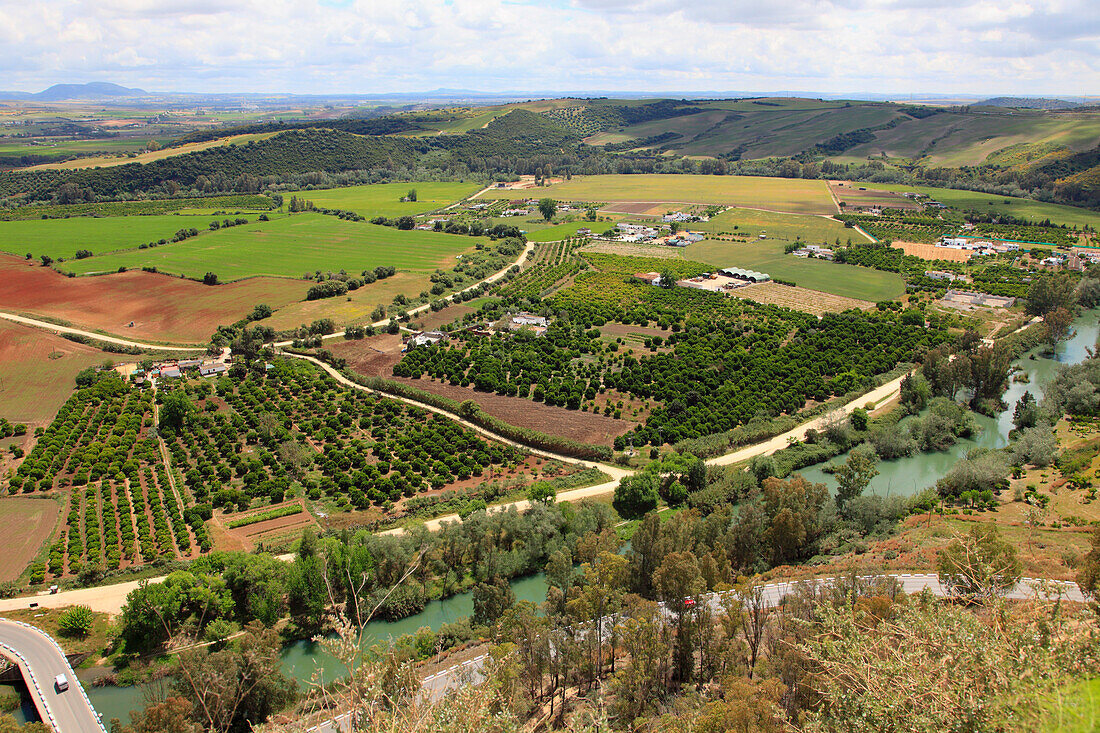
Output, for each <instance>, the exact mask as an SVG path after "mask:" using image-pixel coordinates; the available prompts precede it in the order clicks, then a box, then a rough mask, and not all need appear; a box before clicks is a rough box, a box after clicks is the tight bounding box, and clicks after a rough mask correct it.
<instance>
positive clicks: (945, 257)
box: [894, 242, 972, 262]
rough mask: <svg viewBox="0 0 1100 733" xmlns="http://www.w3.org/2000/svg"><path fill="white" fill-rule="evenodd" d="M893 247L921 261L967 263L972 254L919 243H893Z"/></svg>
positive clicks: (968, 251)
mask: <svg viewBox="0 0 1100 733" xmlns="http://www.w3.org/2000/svg"><path fill="white" fill-rule="evenodd" d="M894 246H895V247H897V248H898V249H901V250H905V254H907V255H913V256H914V257H920V258H921V259H922V260H942V261H944V262H967V261H968V260H969V259H970V255H971V254H972V253H971V252H970V250H968V249H951V248H950V247H937V246H936V245H934V244H921V243H920V242H894Z"/></svg>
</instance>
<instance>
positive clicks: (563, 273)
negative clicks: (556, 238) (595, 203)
mask: <svg viewBox="0 0 1100 733" xmlns="http://www.w3.org/2000/svg"><path fill="white" fill-rule="evenodd" d="M585 241H586V240H583V239H566V240H564V241H561V242H550V243H548V244H545V245H542V246H541V247H540V248H539V250H538V251H537V252H536V255H535V260H534V264H532V265H531V266H530V267H528V268H527V269H526V270H524V271H523V272H521V273H520V274H519V275H517V276H516V277H514V278H512V279H511V280H509V281H508V282H507V283H506V284H504V285H502V286H501V287H500V290H499V292H500V294H501V295H502V296H504V297H517V298H528V299H532V298H541V297H542V296H544V295H545V294H547V293H549V292H551V291H553V290H554V289H555V286H557V285H558V284H559V283H561V282H563V281H565V280H567V279H569V278H571V277H573V276H574V275H576V274H577V273H580V272H583V271H584V270H586V269H588V265H587V264H586V263H585V262H584V260H582V259H581V258H580V257H578V256H577V255H576V254H575V250H576V248H577V247H578V246H579V245H580V244H583V243H584V242H585Z"/></svg>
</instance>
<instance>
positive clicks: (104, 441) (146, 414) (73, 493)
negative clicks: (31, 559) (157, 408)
mask: <svg viewBox="0 0 1100 733" xmlns="http://www.w3.org/2000/svg"><path fill="white" fill-rule="evenodd" d="M152 400H153V396H152V394H151V393H148V392H142V391H139V390H137V389H134V388H131V387H129V386H128V385H126V384H125V383H124V382H123V381H122V380H121V379H120V378H118V376H117V375H114V374H108V375H105V376H104V377H103V378H102V379H101V380H100V381H99V382H97V383H96V384H94V385H92V386H90V387H85V388H83V389H80V390H78V391H77V392H76V393H75V394H74V395H73V396H72V397H71V398H70V399H69V400H68V402H66V403H65V405H64V406H63V407H62V408H61V410H60V411H59V412H58V415H57V417H56V418H55V420H54V422H53V423H52V424H51V425H50V426H49V427H48V428H46V430H45V431H44V432H43V435H42V436H41V437H40V438H39V440H38V443H37V444H36V445H35V448H34V450H32V451H31V453H30V455H28V456H27V458H26V460H25V461H24V462H23V464H22V465H21V466H20V467H19V469H17V471H16V473H15V476H13V477H12V478H11V480H10V488H11V489H13V490H22V491H24V492H32V491H36V490H37V491H45V490H58V489H68V490H69V500H68V513H67V515H66V519H65V526H64V527H63V529H62V531H61V534H60V535H59V537H58V538H57V540H55V541H54V543H52V544H51V546H50V551H49V559H48V561H47V571H48V573H49V574H50V575H51V576H54V577H57V576H60V575H64V574H76V573H79V572H80V571H81V570H82V569H84V568H85V567H88V568H102V569H105V570H111V569H116V568H120V567H123V566H125V565H126V564H140V563H142V562H150V561H152V560H155V559H156V558H157V557H169V558H172V557H179V556H189V555H190V554H191V551H192V541H191V536H190V535H189V534H188V532H187V526H186V523H184V522H183V519H182V512H183V510H182V507H181V506H180V505H179V503H178V502H177V500H176V498H175V496H174V495H173V494H172V492H171V490H170V488H169V486H168V482H167V472H166V469H165V466H164V464H163V462H162V461H161V455H160V451H159V448H158V444H157V439H156V438H155V437H153V435H152V434H151V432H150V430H151V428H152V407H153V402H152ZM196 536H197V537H199V536H202V537H206V535H205V528H203V532H201V533H200V532H196ZM204 549H209V541H207V543H206V545H205V546H204Z"/></svg>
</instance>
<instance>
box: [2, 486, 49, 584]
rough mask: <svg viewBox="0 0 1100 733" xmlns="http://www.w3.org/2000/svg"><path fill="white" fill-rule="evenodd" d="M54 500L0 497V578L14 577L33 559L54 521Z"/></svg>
mask: <svg viewBox="0 0 1100 733" xmlns="http://www.w3.org/2000/svg"><path fill="white" fill-rule="evenodd" d="M57 514H58V507H57V502H55V501H51V500H50V499H25V498H22V497H9V498H4V499H0V537H3V538H4V552H3V555H2V556H0V581H8V580H15V579H16V578H18V577H19V575H20V573H22V572H23V570H24V569H25V568H26V567H27V564H28V563H30V561H31V560H33V559H34V556H35V555H37V554H38V551H39V550H40V549H41V548H42V543H43V542H45V541H46V538H47V537H49V536H50V533H52V532H53V528H54V525H55V524H57Z"/></svg>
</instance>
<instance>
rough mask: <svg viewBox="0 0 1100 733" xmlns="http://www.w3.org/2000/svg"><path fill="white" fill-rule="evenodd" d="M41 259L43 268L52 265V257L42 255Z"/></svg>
mask: <svg viewBox="0 0 1100 733" xmlns="http://www.w3.org/2000/svg"><path fill="white" fill-rule="evenodd" d="M41 259H42V266H43V267H49V266H50V265H51V264H53V257H50V256H49V255H42V258H41Z"/></svg>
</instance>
